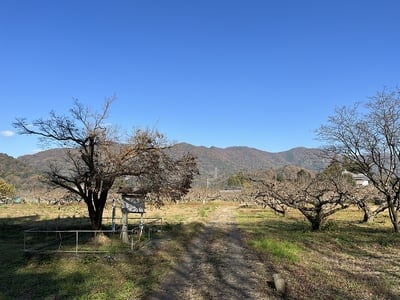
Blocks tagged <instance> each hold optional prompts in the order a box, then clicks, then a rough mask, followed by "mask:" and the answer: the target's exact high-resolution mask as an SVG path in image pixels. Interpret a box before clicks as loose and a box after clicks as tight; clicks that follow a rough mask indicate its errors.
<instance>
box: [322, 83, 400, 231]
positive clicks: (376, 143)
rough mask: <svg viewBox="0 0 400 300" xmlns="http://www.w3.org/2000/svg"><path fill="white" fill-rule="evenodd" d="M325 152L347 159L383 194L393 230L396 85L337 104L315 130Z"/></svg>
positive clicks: (399, 123) (399, 102)
mask: <svg viewBox="0 0 400 300" xmlns="http://www.w3.org/2000/svg"><path fill="white" fill-rule="evenodd" d="M317 133H318V136H319V138H320V139H321V140H322V141H324V142H325V143H326V145H325V148H326V150H327V153H328V155H330V156H339V157H342V158H344V159H347V160H350V161H351V162H352V163H353V165H356V166H357V169H358V170H359V172H361V173H362V174H364V175H365V176H366V177H367V178H368V179H369V181H370V182H371V183H372V184H373V185H374V186H375V187H376V188H377V189H378V191H379V192H380V193H381V194H382V195H383V196H384V198H385V201H386V204H387V208H388V212H389V216H390V220H391V222H392V225H393V228H394V231H395V232H397V233H398V232H399V229H400V228H399V219H398V211H399V208H400V164H399V162H400V89H398V88H397V89H394V90H390V89H383V90H382V91H380V92H378V93H377V94H376V95H375V96H373V97H371V98H370V100H369V101H368V102H367V103H366V105H365V106H363V107H360V105H359V104H355V105H354V106H352V107H347V106H345V107H341V108H338V109H336V110H335V114H334V115H333V116H331V117H329V119H328V123H327V124H326V125H322V126H321V127H320V128H319V130H318V131H317Z"/></svg>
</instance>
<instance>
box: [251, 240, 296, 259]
mask: <svg viewBox="0 0 400 300" xmlns="http://www.w3.org/2000/svg"><path fill="white" fill-rule="evenodd" d="M251 244H252V246H254V247H255V248H256V249H257V250H258V251H260V252H262V253H268V254H270V255H272V256H274V257H277V258H278V259H284V260H286V261H290V262H297V261H298V258H299V255H300V254H301V253H302V252H303V251H302V249H301V248H300V247H299V246H297V245H296V244H294V243H292V242H289V241H279V240H274V239H271V238H266V237H265V238H260V239H257V240H252V241H251Z"/></svg>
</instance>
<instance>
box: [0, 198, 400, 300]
mask: <svg viewBox="0 0 400 300" xmlns="http://www.w3.org/2000/svg"><path fill="white" fill-rule="evenodd" d="M226 205H228V206H234V207H235V208H237V209H236V211H237V214H236V220H237V222H238V224H239V226H240V228H241V230H242V233H243V234H242V235H243V237H244V240H245V241H246V242H247V243H248V251H256V252H257V253H259V258H260V261H261V262H262V263H264V264H265V266H266V267H269V268H273V269H274V272H279V273H281V274H282V275H283V277H284V279H285V280H286V282H287V288H288V298H289V299H396V298H399V296H400V289H399V287H400V277H399V275H398V274H400V237H399V236H397V235H395V234H393V233H392V227H391V224H390V222H389V220H388V219H387V216H386V214H385V213H383V214H381V215H380V216H378V217H377V218H376V219H375V220H374V221H373V222H371V223H369V224H363V223H360V220H361V219H362V213H361V212H360V211H359V210H357V209H350V210H347V211H343V212H340V213H338V214H336V215H333V216H332V218H330V219H329V220H328V222H327V223H326V224H325V225H324V226H323V228H322V230H321V231H319V232H311V231H310V225H309V224H308V223H307V222H306V221H305V220H304V218H303V217H302V216H301V215H300V214H298V213H297V212H295V211H293V210H290V211H289V213H288V215H287V216H286V217H282V216H279V215H276V214H274V213H273V212H272V211H270V210H268V209H265V210H264V209H261V208H259V207H256V206H254V207H252V206H248V207H243V206H242V207H240V204H239V203H237V202H209V203H205V204H203V203H202V202H193V203H180V204H169V205H166V206H164V207H162V208H161V209H155V208H149V209H148V210H147V212H146V214H145V217H146V218H162V225H160V227H157V232H155V233H154V237H155V238H154V240H153V241H152V242H150V243H148V244H146V245H145V246H144V247H142V248H139V249H134V250H133V251H131V250H130V249H129V248H128V249H127V250H126V251H122V252H118V251H115V248H110V249H109V250H106V251H105V252H101V253H79V254H78V255H76V254H74V253H50V254H49V253H46V254H44V253H42V254H40V253H34V254H29V255H26V254H24V251H23V249H24V244H23V243H24V234H23V232H24V230H26V229H29V228H33V227H35V228H37V227H40V228H43V227H47V228H54V227H56V226H57V224H63V226H64V227H68V226H71V227H72V228H73V227H75V226H80V227H84V226H87V225H88V224H89V221H88V220H87V219H86V218H84V217H86V215H87V213H86V207H85V205H84V204H73V205H63V206H58V205H48V204H36V203H26V204H14V205H2V206H0V229H1V231H0V251H1V253H2V255H1V256H0V265H1V269H2V271H1V272H0V299H143V298H145V297H146V295H148V294H149V293H151V292H152V291H153V290H155V289H156V288H157V286H158V285H159V284H160V283H161V282H162V281H163V280H164V279H165V277H166V276H167V274H168V272H169V271H170V270H171V268H172V267H173V266H174V264H175V263H177V261H178V259H179V258H180V257H181V256H182V255H183V253H185V251H186V250H187V245H188V242H189V241H190V240H191V239H192V238H193V237H194V236H195V235H196V233H198V232H200V231H201V230H203V229H204V228H205V224H206V223H207V220H208V218H209V217H210V216H212V214H213V212H215V211H216V210H218V208H219V207H221V206H226ZM117 212H118V214H117V216H118V218H120V212H119V211H118V209H117ZM104 216H105V217H106V218H109V217H111V205H109V206H108V207H107V210H106V212H105V214H104ZM118 218H117V219H118ZM107 222H109V221H105V223H107ZM118 222H119V220H118ZM270 280H271V279H266V284H267V282H268V281H270Z"/></svg>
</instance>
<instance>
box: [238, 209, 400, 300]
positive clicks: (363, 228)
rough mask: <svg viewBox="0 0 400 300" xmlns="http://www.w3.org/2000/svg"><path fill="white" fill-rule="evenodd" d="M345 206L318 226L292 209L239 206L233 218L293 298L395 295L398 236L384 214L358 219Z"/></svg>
mask: <svg viewBox="0 0 400 300" xmlns="http://www.w3.org/2000/svg"><path fill="white" fill-rule="evenodd" d="M361 219H362V213H361V211H359V210H357V209H356V208H351V209H348V210H345V211H342V212H339V213H337V214H336V215H333V216H332V217H331V218H330V219H329V220H328V222H327V223H326V224H325V226H323V228H322V230H321V231H318V232H312V231H310V224H309V223H308V222H307V221H305V219H304V217H302V216H301V215H300V214H299V213H298V212H296V211H294V210H290V211H289V213H288V215H287V216H286V217H282V216H280V215H277V214H274V213H273V212H272V211H270V210H260V209H254V208H246V209H240V210H239V211H238V214H237V220H238V222H239V224H240V226H241V228H242V230H243V231H244V232H245V236H246V240H247V242H248V244H249V245H251V246H252V247H253V248H254V249H256V250H257V251H258V252H260V253H261V254H262V257H263V259H264V260H265V261H272V262H273V265H274V267H275V269H276V272H279V273H282V274H283V277H284V278H285V279H286V280H287V282H288V289H289V291H288V294H289V295H290V297H291V298H293V299H399V297H400V277H399V275H398V274H399V273H400V247H399V246H400V236H398V235H396V234H394V233H393V232H392V225H391V223H390V221H389V219H388V217H387V215H386V214H385V212H384V213H382V214H381V215H379V216H378V217H377V218H376V219H375V221H374V222H371V223H369V224H364V223H360V220H361Z"/></svg>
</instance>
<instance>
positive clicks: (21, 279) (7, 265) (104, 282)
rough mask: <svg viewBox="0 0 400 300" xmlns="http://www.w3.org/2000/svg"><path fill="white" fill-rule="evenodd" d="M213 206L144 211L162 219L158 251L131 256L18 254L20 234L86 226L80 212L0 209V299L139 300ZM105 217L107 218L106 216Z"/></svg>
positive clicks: (67, 207)
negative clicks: (34, 229) (32, 229)
mask: <svg viewBox="0 0 400 300" xmlns="http://www.w3.org/2000/svg"><path fill="white" fill-rule="evenodd" d="M213 209H215V205H214V204H209V205H201V204H185V205H169V206H168V207H165V208H163V209H161V210H149V211H148V212H147V213H146V217H155V218H156V217H157V218H158V217H161V218H163V231H162V233H158V234H159V235H162V237H163V239H164V241H165V242H164V243H163V246H162V251H159V252H157V255H149V253H145V252H143V251H135V252H134V253H133V254H132V253H125V254H124V253H114V251H113V250H110V252H108V253H107V252H106V253H95V254H90V253H89V254H79V255H75V254H65V253H62V254H40V255H39V254H36V255H33V256H29V257H28V256H26V255H24V253H23V231H24V230H26V229H29V228H32V227H35V228H37V227H40V228H49V229H50V228H54V227H56V226H58V224H61V223H62V224H63V227H68V224H70V225H72V224H73V225H72V226H74V227H79V228H81V227H82V226H85V225H87V224H88V223H87V222H88V220H87V219H83V218H82V216H85V215H86V211H85V210H86V209H85V206H84V205H82V204H77V205H65V206H60V207H59V206H56V205H45V204H40V205H39V204H29V203H28V204H18V205H16V204H14V205H2V206H0V253H2V255H1V256H0V266H1V272H0V299H140V298H142V297H143V296H144V295H145V294H146V293H147V292H148V291H151V290H152V289H153V288H154V286H155V285H156V284H158V283H159V282H160V281H162V279H163V276H165V274H166V273H167V271H168V270H169V269H170V268H171V267H172V266H173V264H174V263H176V261H177V259H178V258H179V255H180V253H182V252H183V251H184V250H185V245H186V243H187V241H188V240H190V239H191V238H192V237H193V235H194V233H195V232H197V231H198V230H199V229H200V228H201V227H202V226H203V221H205V220H206V219H207V216H208V214H209V212H210V211H212V210H213ZM105 216H111V211H106V213H105Z"/></svg>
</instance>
